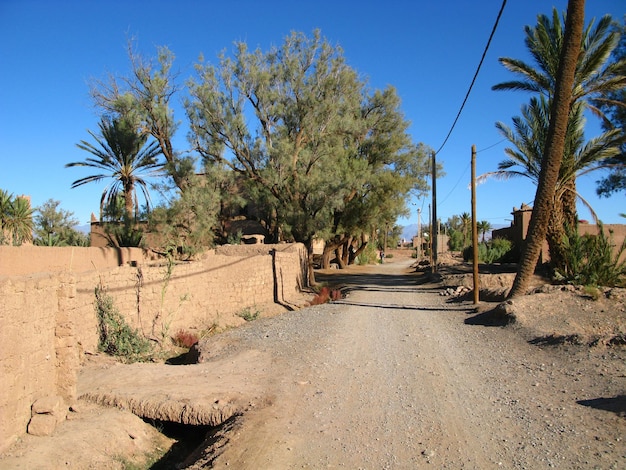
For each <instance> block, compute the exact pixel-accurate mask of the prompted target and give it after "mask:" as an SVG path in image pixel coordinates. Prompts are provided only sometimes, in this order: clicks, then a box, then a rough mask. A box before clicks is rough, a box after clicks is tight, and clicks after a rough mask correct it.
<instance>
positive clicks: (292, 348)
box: [0, 254, 626, 469]
mask: <svg viewBox="0 0 626 470" xmlns="http://www.w3.org/2000/svg"><path fill="white" fill-rule="evenodd" d="M411 264H412V260H411V259H410V258H409V257H403V256H400V254H399V255H398V256H394V258H391V259H387V262H386V263H385V264H384V265H377V266H371V267H368V268H363V267H354V268H352V269H351V270H349V272H341V271H332V272H331V271H328V272H320V273H318V280H321V281H325V282H328V283H332V284H335V285H340V286H341V287H342V288H343V290H344V291H345V292H346V293H347V297H346V298H345V299H343V300H342V301H339V302H334V303H331V304H326V305H321V306H315V307H309V308H305V309H301V310H298V311H295V312H290V313H286V314H283V315H279V316H275V317H272V318H263V319H260V320H256V321H254V322H250V323H248V324H246V325H245V326H243V327H241V328H237V329H233V330H230V331H227V332H225V333H223V334H220V335H217V336H213V337H210V338H207V339H206V340H204V341H202V342H201V343H200V344H199V349H200V350H201V352H202V354H201V356H202V357H203V360H204V362H203V363H202V364H195V365H179V366H169V365H159V364H143V365H134V366H124V365H119V364H118V365H112V364H105V365H103V364H97V365H94V366H92V367H90V368H87V369H86V370H85V371H84V375H83V378H82V383H81V390H82V391H83V393H84V396H85V398H90V399H92V400H96V401H98V399H97V398H95V397H96V396H100V397H103V396H105V395H106V396H110V397H116V398H115V399H116V400H118V402H117V404H118V405H119V406H123V407H125V408H127V409H133V407H134V409H135V411H137V410H141V409H143V410H144V411H146V410H151V411H150V412H151V413H153V414H154V416H164V415H159V414H158V413H164V412H165V411H167V410H169V411H171V412H172V414H173V415H176V414H177V415H178V416H180V419H183V417H184V416H187V417H189V416H192V415H193V416H196V418H194V419H196V420H198V419H201V418H202V417H203V416H205V415H204V414H203V413H200V412H196V411H197V410H198V409H202V410H207V409H213V410H215V413H216V414H217V413H224V415H223V418H226V417H227V416H226V413H231V414H232V417H231V418H230V419H229V420H228V421H227V424H226V426H223V427H222V428H221V429H218V430H215V431H213V432H211V433H209V435H208V438H207V440H206V441H205V442H204V443H203V444H202V445H201V446H200V447H199V448H198V451H197V452H196V453H194V454H193V457H192V458H190V459H189V460H188V461H187V462H186V463H185V464H184V467H185V468H195V469H197V468H224V467H229V468H240V469H258V468H277V469H280V468H285V469H286V468H329V467H341V466H343V467H344V468H394V469H396V468H398V469H405V468H406V469H414V468H422V467H432V468H496V467H498V468H520V469H521V468H548V467H553V468H563V469H565V468H567V469H583V468H585V469H586V468H624V467H626V443H625V442H624V436H626V349H625V348H624V346H622V345H619V344H616V343H618V342H614V343H611V342H607V341H591V342H589V341H586V339H584V338H587V336H585V335H588V334H592V335H593V334H596V335H600V334H601V336H602V337H603V338H604V337H609V336H611V335H612V336H613V337H618V336H619V335H620V334H623V333H624V332H626V311H625V306H624V302H623V298H621V300H620V298H619V296H618V294H619V292H617V291H616V292H614V293H613V294H614V295H606V294H607V293H604V294H603V297H601V298H599V299H598V300H595V301H594V300H592V299H591V298H589V297H588V296H581V295H580V294H581V292H579V291H575V290H573V291H569V290H560V289H544V290H545V291H546V292H543V293H537V294H534V295H531V296H526V297H523V298H522V299H520V300H517V299H516V300H515V301H514V302H513V304H510V305H509V310H508V313H507V314H508V315H511V316H513V317H514V318H516V320H517V321H516V322H515V323H512V324H510V325H509V326H507V327H504V328H503V327H493V326H487V325H488V324H489V322H487V321H483V320H484V319H485V318H484V317H481V315H483V314H484V313H485V312H487V311H489V310H490V308H492V307H493V306H495V305H496V304H495V303H494V304H484V303H483V305H481V307H480V308H479V309H478V311H477V310H476V308H475V306H474V305H473V304H472V303H471V301H468V300H466V299H464V298H463V297H454V296H444V295H441V293H442V292H443V291H444V290H445V287H444V286H443V283H442V282H437V283H432V282H428V279H429V278H428V277H427V276H426V275H425V274H423V273H416V272H415V270H414V269H412V268H411V267H410V266H411ZM346 274H349V275H346ZM574 335H578V336H574ZM557 337H559V338H562V340H560V341H550V338H557ZM575 337H578V338H581V340H580V341H578V342H575V341H569V340H566V339H563V338H570V339H571V338H575ZM590 344H592V345H591V346H590ZM156 398H158V400H156ZM150 400H152V401H150ZM100 401H101V402H104V400H103V399H102V398H101V399H100ZM168 403H169V404H170V405H171V406H169V407H168V406H167V404H168ZM146 404H151V406H147V405H146ZM83 406H85V407H87V406H89V407H91V406H94V405H87V404H86V403H83ZM95 409H97V410H99V411H98V413H102V414H103V415H104V414H107V416H108V413H109V411H110V410H109V411H105V410H106V409H104V408H101V407H96V408H95ZM159 410H160V411H159ZM191 410H196V411H194V412H191ZM79 411H80V408H79ZM90 413H93V411H91V409H90V411H85V412H81V413H76V417H79V416H80V415H83V416H84V418H85V419H84V420H81V419H74V420H72V421H68V422H67V423H65V424H64V425H62V426H60V427H59V430H58V432H57V433H56V435H55V436H53V437H50V438H33V437H32V436H26V439H25V440H24V441H23V442H22V443H20V445H18V446H16V447H15V448H14V449H12V450H11V452H10V455H8V456H4V457H3V459H2V460H0V467H2V468H35V467H37V468H61V467H63V468H67V464H70V466H71V467H72V468H122V466H121V464H120V461H121V460H122V459H123V458H127V459H129V458H134V457H133V456H135V455H136V454H140V453H141V451H142V450H144V449H148V448H151V447H150V446H152V448H154V446H155V445H156V444H154V442H156V440H157V439H159V438H163V436H161V435H159V434H158V433H156V431H154V429H153V428H151V427H149V426H148V425H145V426H147V428H149V430H145V433H146V434H145V435H146V436H148V437H146V438H145V439H144V438H140V436H142V434H141V433H140V432H139V431H138V430H133V429H131V427H130V425H129V424H128V423H126V422H122V421H120V420H119V418H116V419H115V420H114V419H111V420H109V421H106V420H105V421H97V420H95V419H94V417H93V414H90ZM116 413H122V412H116ZM123 414H124V416H132V415H130V414H129V413H128V412H125V413H123ZM209 414H210V413H209ZM202 419H204V418H202ZM81 421H82V425H83V428H82V432H83V433H84V432H87V431H88V430H89V431H91V432H93V431H94V430H96V431H100V432H99V434H98V435H99V436H100V437H99V438H94V437H93V435H91V436H92V437H85V436H89V435H87V434H81V433H79V432H78V430H79V426H75V428H73V431H72V432H66V431H65V430H66V429H69V428H68V427H67V426H66V425H70V424H72V423H75V424H77V423H79V422H81ZM142 424H143V423H142ZM147 428H140V429H147ZM197 429H198V430H200V428H197ZM107 430H108V431H115V432H117V433H118V435H119V436H120V437H118V438H116V439H118V440H113V436H112V435H111V436H110V438H109V435H108V434H107V432H106V431H107ZM202 430H203V432H205V431H206V429H205V428H202ZM141 432H144V431H141ZM148 433H156V434H148ZM70 439H71V441H70ZM144 441H145V442H146V443H145V444H144ZM68 442H71V443H72V445H71V446H69V445H67V444H68ZM111 442H114V448H112V446H111V445H110V443H111ZM170 442H171V441H170ZM44 443H48V444H44ZM106 443H109V444H108V445H107V444H106ZM129 443H130V444H129ZM129 445H130V449H133V450H134V451H135V452H134V453H131V452H130V451H129V450H128V449H129V447H128V446H129ZM159 445H160V446H163V445H167V444H166V443H164V442H162V441H161V442H160V443H159ZM54 449H56V450H57V451H56V453H54V452H52V451H53V450H54ZM61 449H63V450H61ZM65 449H67V450H65ZM59 452H61V454H60V453H59ZM62 452H65V454H63V453H62ZM96 456H97V457H98V459H99V460H94V459H95V457H96ZM107 458H108V460H107ZM138 458H139V457H137V459H138ZM94 462H97V463H96V464H94ZM24 465H25V466H24ZM162 465H164V463H162ZM157 468H159V467H157ZM160 468H168V467H164V466H162V467H160ZM169 468H172V466H170V467H169Z"/></svg>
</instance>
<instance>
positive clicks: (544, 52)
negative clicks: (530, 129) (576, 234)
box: [492, 8, 626, 226]
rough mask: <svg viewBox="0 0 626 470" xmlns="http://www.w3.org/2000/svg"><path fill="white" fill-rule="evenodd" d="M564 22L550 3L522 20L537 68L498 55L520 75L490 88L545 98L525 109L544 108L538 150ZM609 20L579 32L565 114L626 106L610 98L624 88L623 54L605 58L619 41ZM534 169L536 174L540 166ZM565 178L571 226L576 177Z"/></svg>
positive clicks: (607, 17)
mask: <svg viewBox="0 0 626 470" xmlns="http://www.w3.org/2000/svg"><path fill="white" fill-rule="evenodd" d="M564 16H565V15H564ZM564 22H565V18H564V21H563V22H561V18H560V16H559V13H558V11H557V9H556V8H553V10H552V18H549V17H548V16H546V15H539V16H538V18H537V25H536V26H534V27H531V26H526V28H525V31H526V38H525V43H526V46H527V48H528V50H529V52H530V53H531V55H532V57H533V58H534V60H535V62H536V64H537V68H535V67H533V66H532V65H530V64H527V63H526V62H523V61H521V60H517V59H512V58H508V57H503V58H500V59H499V61H500V63H502V64H503V65H504V66H505V67H506V68H507V69H509V70H510V71H512V72H513V73H515V74H517V75H518V76H520V79H518V80H512V81H508V82H504V83H500V84H497V85H495V86H493V87H492V89H493V90H523V91H530V92H533V93H537V94H538V95H539V96H540V99H541V100H545V101H542V102H540V103H539V105H538V104H537V103H536V102H535V103H532V102H531V106H530V111H533V112H535V111H536V112H538V113H546V116H545V117H544V116H542V119H540V120H538V122H539V124H540V125H541V131H543V132H542V133H539V132H538V133H536V134H535V135H534V136H533V140H535V144H536V145H537V146H539V148H541V149H542V150H543V148H544V144H545V138H546V137H547V130H548V126H547V125H545V126H544V124H545V123H547V122H549V112H550V108H549V106H550V103H552V100H553V97H554V93H555V88H556V81H557V70H558V66H559V57H560V54H561V49H562V46H563V43H564V24H563V23H564ZM612 24H613V19H612V18H611V16H610V15H605V16H604V17H602V18H601V19H600V21H599V22H598V23H597V25H596V26H595V27H594V20H592V21H591V22H590V23H589V24H588V25H587V27H586V28H584V30H583V32H582V38H581V41H580V44H581V45H580V54H578V58H577V67H576V72H575V75H574V84H573V87H572V93H571V100H570V101H571V103H570V111H571V114H570V119H580V117H579V116H578V115H577V113H578V112H582V111H584V110H585V109H589V110H590V111H591V112H592V113H593V114H595V115H597V116H599V117H600V118H601V119H602V120H603V121H606V120H607V118H606V116H605V115H604V113H603V112H602V110H601V106H602V104H603V103H606V102H608V101H610V102H611V103H612V104H613V105H621V106H625V105H624V103H615V102H614V100H611V99H610V94H611V93H613V92H615V91H618V90H620V89H623V88H624V86H625V85H626V76H625V75H624V73H623V70H624V67H625V66H626V59H621V60H616V61H614V62H610V63H608V61H609V59H610V57H611V53H612V51H613V50H614V49H615V48H616V47H617V45H618V44H619V39H620V34H619V31H618V30H616V29H614V28H612ZM575 105H576V106H575ZM577 106H582V107H583V109H582V110H580V109H578V107H577ZM527 121H529V119H527ZM568 127H572V126H568ZM539 139H541V140H539ZM531 147H532V145H531ZM532 150H537V149H532ZM520 151H522V152H524V151H525V150H523V149H521V148H520ZM539 155H542V153H539ZM540 162H541V158H539V159H538V160H537V164H540ZM536 170H537V171H536V174H537V175H538V174H539V168H537V169H536ZM568 184H570V188H569V191H567V192H564V193H563V194H562V196H563V198H564V200H563V202H564V203H565V207H564V214H565V215H566V216H567V220H566V223H568V224H569V225H571V226H574V225H575V224H576V222H577V215H576V197H575V194H576V187H575V185H576V180H575V178H573V179H570V180H569V181H568Z"/></svg>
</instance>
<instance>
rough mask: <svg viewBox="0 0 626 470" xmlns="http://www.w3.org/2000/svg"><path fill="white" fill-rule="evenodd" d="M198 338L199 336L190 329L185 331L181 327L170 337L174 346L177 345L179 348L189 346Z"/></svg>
mask: <svg viewBox="0 0 626 470" xmlns="http://www.w3.org/2000/svg"><path fill="white" fill-rule="evenodd" d="M199 340H200V338H198V335H197V334H195V333H194V332H192V331H186V330H183V329H180V330H178V331H177V332H176V334H175V335H174V336H173V337H172V342H173V343H174V345H175V346H178V347H179V348H190V347H192V346H193V345H194V344H196V343H197V342H198V341H199Z"/></svg>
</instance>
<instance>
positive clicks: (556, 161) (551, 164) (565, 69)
mask: <svg viewBox="0 0 626 470" xmlns="http://www.w3.org/2000/svg"><path fill="white" fill-rule="evenodd" d="M584 20H585V0H569V1H568V3H567V20H566V22H565V35H564V38H563V49H562V50H561V56H560V59H559V68H558V71H557V76H556V85H555V91H554V101H553V103H552V109H551V112H550V126H549V128H548V136H547V142H546V147H545V154H544V156H543V158H542V162H541V172H540V173H539V183H538V185H537V193H536V195H535V204H534V207H533V212H532V216H531V219H530V225H529V227H528V234H527V237H526V243H525V244H524V247H523V248H522V258H521V260H520V264H519V267H518V270H517V275H516V276H515V281H513V287H512V288H511V291H510V292H509V295H508V298H513V297H517V296H519V295H523V294H525V293H526V291H527V290H528V286H529V285H530V280H531V278H532V276H533V274H534V272H535V267H536V266H537V260H538V259H539V253H540V251H541V245H542V244H543V241H544V240H545V238H546V233H547V230H548V223H549V221H550V208H551V207H552V201H553V200H554V193H555V190H556V184H557V181H558V176H559V170H560V168H561V161H562V159H563V150H564V147H565V135H566V132H567V124H568V120H569V112H570V108H571V104H572V87H573V85H574V75H575V72H576V65H577V62H578V55H579V53H580V44H581V39H582V30H583V24H584Z"/></svg>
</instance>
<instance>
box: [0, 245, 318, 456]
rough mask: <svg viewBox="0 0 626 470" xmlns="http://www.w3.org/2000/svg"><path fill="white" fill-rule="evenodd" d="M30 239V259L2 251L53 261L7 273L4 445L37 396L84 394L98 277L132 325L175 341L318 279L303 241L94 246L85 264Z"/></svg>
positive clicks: (0, 384) (1, 308) (1, 295)
mask: <svg viewBox="0 0 626 470" xmlns="http://www.w3.org/2000/svg"><path fill="white" fill-rule="evenodd" d="M11 248H14V247H11ZM18 248H19V247H18ZM28 248H40V247H27V249H26V250H24V251H23V252H21V256H23V257H25V258H26V259H22V260H20V259H19V258H20V252H19V250H9V251H0V264H2V266H3V267H4V266H18V265H19V266H25V265H27V264H29V263H30V265H31V266H32V265H36V266H39V269H40V270H41V269H47V270H49V272H33V273H31V274H28V275H26V274H19V275H11V276H8V275H6V274H0V371H1V374H2V376H1V377H2V380H1V381H0V451H2V450H3V449H4V448H6V447H8V446H9V445H10V444H11V443H12V442H14V440H15V439H16V438H17V437H19V436H20V435H22V434H23V433H25V432H26V427H27V425H28V421H29V419H30V416H31V405H32V404H33V402H35V401H36V400H37V399H39V398H42V397H47V396H54V395H57V396H61V397H63V399H64V400H65V401H66V403H67V404H71V403H72V402H73V401H75V400H76V380H77V375H78V372H79V370H80V366H81V360H82V359H83V358H84V357H85V353H95V352H97V349H98V319H97V315H96V312H95V308H94V300H95V288H96V286H98V285H102V286H104V287H105V288H106V290H107V292H108V293H109V294H110V295H111V297H112V298H113V303H114V305H115V307H116V308H117V309H118V310H119V311H120V313H121V314H122V315H123V316H124V317H125V319H126V321H127V322H128V323H129V324H130V325H131V326H133V327H134V328H137V329H138V330H140V331H141V332H143V333H144V335H145V336H148V337H153V338H155V339H157V340H164V341H167V340H168V337H171V336H172V335H174V334H175V333H176V332H177V331H178V330H179V329H185V330H195V331H197V332H201V331H202V330H203V329H207V328H208V327H210V326H211V325H213V324H218V325H219V326H220V327H226V326H234V325H239V324H242V323H244V320H243V319H242V318H241V317H239V316H238V315H237V314H238V313H241V312H242V311H243V310H244V309H246V308H248V309H250V310H251V311H252V312H254V311H256V310H258V311H261V312H262V311H263V308H264V307H265V306H268V305H269V304H274V303H276V302H277V303H280V304H286V305H293V304H294V303H295V302H297V301H298V299H301V297H299V296H298V294H299V292H300V289H301V288H302V287H304V286H306V285H308V281H307V277H306V276H307V261H306V249H305V248H304V247H303V246H302V245H299V244H294V245H291V244H284V245H257V246H256V247H255V246H250V245H242V246H227V247H223V248H219V249H217V250H213V251H211V252H208V253H206V254H205V255H203V257H202V258H201V259H199V260H197V261H193V262H177V263H168V262H167V261H164V260H161V261H159V262H154V261H153V260H149V259H147V258H145V257H142V256H141V255H140V254H139V255H138V253H140V251H139V252H129V253H128V254H127V255H125V256H119V252H115V253H111V252H107V251H106V250H107V249H102V248H85V249H84V250H88V251H85V252H82V253H81V255H82V261H81V263H82V264H80V265H78V264H75V263H74V261H72V262H71V264H70V259H75V258H73V257H75V255H76V252H73V253H72V252H71V250H67V249H65V248H63V249H61V250H62V252H56V253H55V252H54V248H47V249H46V250H44V251H39V250H35V251H39V253H37V255H38V256H39V257H40V259H39V263H34V262H33V260H32V256H34V254H33V253H34V252H33V251H32V250H30V249H28ZM89 250H97V252H96V253H95V254H94V253H90V252H89ZM102 250H104V251H102ZM111 250H114V249H111ZM114 251H115V250H114ZM7 253H9V256H8V257H7ZM9 258H10V259H9ZM93 259H100V262H92V260H93ZM103 260H108V261H103ZM118 263H120V264H122V265H119V266H118V265H117V264H118ZM77 266H79V267H78V268H77ZM89 266H91V269H88V267H89ZM83 268H84V269H83ZM77 269H80V271H78V270H77ZM0 273H4V269H3V268H0Z"/></svg>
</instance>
